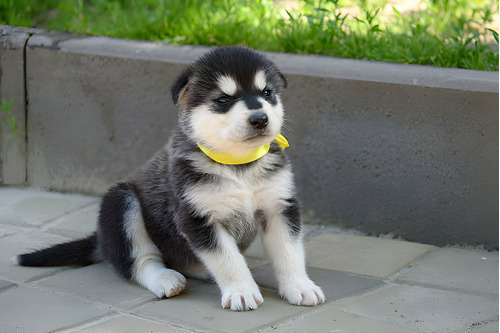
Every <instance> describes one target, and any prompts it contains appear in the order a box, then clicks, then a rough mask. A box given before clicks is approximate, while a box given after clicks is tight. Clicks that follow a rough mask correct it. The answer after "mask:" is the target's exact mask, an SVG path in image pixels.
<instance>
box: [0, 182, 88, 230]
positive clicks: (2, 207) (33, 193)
mask: <svg viewBox="0 0 500 333" xmlns="http://www.w3.org/2000/svg"><path fill="white" fill-rule="evenodd" d="M96 200H97V198H96V197H91V196H85V195H78V194H62V193H53V192H43V191H37V190H33V189H24V188H17V187H1V188H0V222H1V223H5V224H16V225H23V224H24V225H31V226H39V225H42V224H44V223H46V222H48V221H50V220H53V219H55V218H57V217H60V216H62V215H64V214H67V213H69V212H71V211H73V210H75V209H78V208H82V207H85V206H87V205H89V204H91V203H92V202H96Z"/></svg>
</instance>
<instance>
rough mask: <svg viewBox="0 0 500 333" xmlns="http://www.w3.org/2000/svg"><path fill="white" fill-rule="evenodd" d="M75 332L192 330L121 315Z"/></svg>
mask: <svg viewBox="0 0 500 333" xmlns="http://www.w3.org/2000/svg"><path fill="white" fill-rule="evenodd" d="M73 332H81V333H87V332H88V333H105V332H120V333H137V332H151V333H152V332H155V333H174V332H190V331H189V330H184V329H182V328H179V327H172V326H170V325H168V324H162V323H158V322H154V321H151V320H148V319H144V318H139V317H135V316H130V315H119V316H117V317H114V318H111V319H108V320H105V321H102V322H100V323H98V324H95V325H91V326H85V328H81V329H76V330H74V331H73Z"/></svg>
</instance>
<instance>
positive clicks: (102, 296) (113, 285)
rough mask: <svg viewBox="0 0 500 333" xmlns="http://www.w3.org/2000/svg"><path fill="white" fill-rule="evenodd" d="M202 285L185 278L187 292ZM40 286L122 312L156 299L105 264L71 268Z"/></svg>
mask: <svg viewBox="0 0 500 333" xmlns="http://www.w3.org/2000/svg"><path fill="white" fill-rule="evenodd" d="M201 284H202V282H200V281H197V280H191V279H188V287H187V291H189V290H190V289H192V288H196V287H198V286H200V285H201ZM40 285H41V286H43V287H47V288H49V289H53V290H57V291H62V292H65V293H68V294H73V295H78V296H80V297H84V298H87V299H89V300H92V301H98V302H101V303H105V304H109V305H112V306H114V307H117V308H121V309H130V308H132V307H134V306H138V305H141V304H144V303H146V302H149V301H153V300H156V299H158V298H157V297H156V296H155V295H154V294H153V293H151V292H150V291H149V290H147V289H145V288H143V287H141V286H139V285H137V284H134V283H132V282H129V281H126V280H124V279H122V278H121V277H120V276H119V275H118V274H117V273H116V272H115V271H114V270H113V269H112V268H111V267H109V266H108V265H107V264H105V263H99V264H95V265H91V266H86V267H81V268H70V269H68V270H66V271H64V272H62V273H59V274H57V275H56V276H54V277H52V278H50V279H46V280H44V281H42V282H41V283H40Z"/></svg>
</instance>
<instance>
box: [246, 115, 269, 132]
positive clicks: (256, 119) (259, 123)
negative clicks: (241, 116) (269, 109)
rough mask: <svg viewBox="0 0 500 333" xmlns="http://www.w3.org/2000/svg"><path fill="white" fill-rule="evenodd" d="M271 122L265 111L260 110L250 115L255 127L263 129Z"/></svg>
mask: <svg viewBox="0 0 500 333" xmlns="http://www.w3.org/2000/svg"><path fill="white" fill-rule="evenodd" d="M268 123H269V118H267V115H266V114H265V113H262V112H259V113H254V114H253V115H251V116H250V124H252V126H253V128H255V129H263V128H264V127H266V126H267V124H268Z"/></svg>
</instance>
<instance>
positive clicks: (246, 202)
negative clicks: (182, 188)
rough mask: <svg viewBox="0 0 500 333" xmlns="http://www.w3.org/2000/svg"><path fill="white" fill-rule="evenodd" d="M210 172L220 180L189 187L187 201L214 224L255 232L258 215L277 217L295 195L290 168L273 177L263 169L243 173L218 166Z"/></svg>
mask: <svg viewBox="0 0 500 333" xmlns="http://www.w3.org/2000/svg"><path fill="white" fill-rule="evenodd" d="M210 171H211V173H212V174H215V175H216V176H217V181H215V182H213V183H212V182H211V183H206V184H201V185H196V186H193V187H191V188H189V189H188V190H187V191H186V192H185V198H186V199H187V200H188V201H189V202H190V203H191V204H192V206H193V208H194V209H195V210H196V212H197V213H198V214H199V215H201V216H207V217H209V220H210V222H211V223H218V222H219V223H224V224H227V223H229V224H231V225H232V228H236V229H239V230H244V229H247V230H248V229H254V228H255V225H254V222H255V221H254V220H255V215H256V212H260V213H263V214H264V216H270V215H272V214H275V213H277V212H279V211H281V209H282V208H283V206H284V205H285V203H284V200H286V199H289V198H290V197H292V196H293V192H294V185H293V175H292V172H291V170H290V168H289V167H284V168H283V169H280V170H278V171H275V172H273V173H272V175H269V174H266V173H265V172H264V168H263V166H256V167H253V168H249V169H248V170H244V171H242V170H239V169H234V168H227V167H225V166H220V165H215V166H214V167H213V168H211V170H210ZM234 224H236V225H234ZM242 224H243V225H242ZM248 224H251V225H248ZM232 228H231V229H232Z"/></svg>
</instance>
